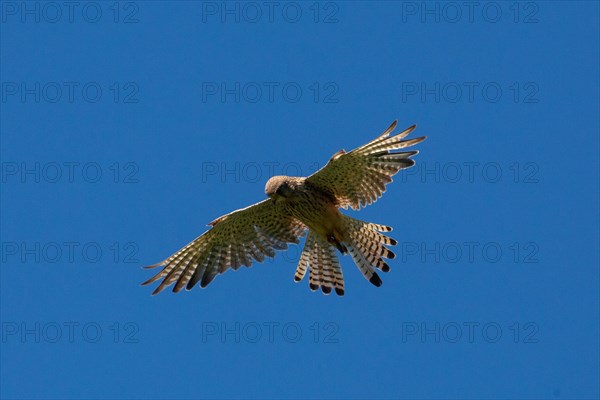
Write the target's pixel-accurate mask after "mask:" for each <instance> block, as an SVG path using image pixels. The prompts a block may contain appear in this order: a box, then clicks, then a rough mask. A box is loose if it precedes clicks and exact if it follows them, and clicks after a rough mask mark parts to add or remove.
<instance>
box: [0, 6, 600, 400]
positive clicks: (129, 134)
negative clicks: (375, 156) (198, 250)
mask: <svg viewBox="0 0 600 400" xmlns="http://www.w3.org/2000/svg"><path fill="white" fill-rule="evenodd" d="M115 4H116V5H115ZM0 6H1V12H2V14H1V17H2V21H1V22H2V23H1V39H0V44H1V81H2V92H1V96H2V98H1V103H0V105H1V107H2V110H1V118H0V121H1V133H2V135H1V147H2V148H1V152H0V154H1V157H2V182H1V185H2V197H1V202H2V222H1V230H0V232H1V235H2V238H1V242H2V248H1V257H2V266H1V269H0V271H1V276H0V277H1V308H0V310H1V321H2V332H1V333H2V340H1V343H0V344H1V357H0V361H1V368H2V370H1V372H2V373H1V380H0V387H1V389H0V390H1V391H0V395H1V396H2V398H7V399H10V398H71V399H80V398H154V399H162V398H177V399H196V398H420V399H431V398H436V399H439V398H490V399H491V398H519V399H522V398H554V399H561V398H590V399H591V398H598V396H599V395H600V393H599V378H598V376H599V372H600V371H599V367H598V365H599V343H598V336H599V317H598V315H599V312H598V311H599V310H598V308H599V304H600V303H599V272H598V264H599V262H598V261H599V260H598V254H599V253H598V250H599V249H598V239H599V238H598V235H599V234H598V223H599V216H598V198H599V197H598V196H599V193H598V182H599V177H598V148H599V143H598V132H599V93H598V88H599V83H598V79H599V78H598V77H599V76H600V74H599V60H598V49H599V43H598V40H599V39H598V38H599V32H598V26H599V18H598V15H599V8H598V4H597V3H594V2H587V3H574V2H524V3H512V2H511V3H508V2H506V3H493V2H492V3H487V2H481V3H476V4H475V3H469V2H466V3H463V2H453V3H438V2H431V3H427V4H423V3H421V2H385V3H384V2H382V3H366V2H327V3H312V2H310V3H299V2H298V3H293V2H292V3H286V2H280V3H277V4H271V3H268V4H265V3H263V2H258V3H237V2H232V3H227V4H226V5H224V4H223V3H221V2H193V1H186V2H161V1H152V2H141V1H138V2H121V3H113V2H110V3H109V2H106V3H105V2H82V3H78V4H77V5H73V6H70V5H65V3H62V2H54V3H43V2H28V3H21V2H12V1H3V2H1V3H0ZM394 119H398V120H399V126H400V127H407V126H409V125H411V124H413V123H416V124H418V128H417V131H415V135H416V134H419V135H422V134H424V135H427V136H428V140H427V141H425V142H423V143H421V144H419V149H420V150H421V153H420V154H419V155H418V156H417V166H416V167H414V168H413V169H411V170H408V171H406V172H404V173H402V174H400V175H398V176H397V177H396V179H395V182H394V183H393V184H392V185H391V186H390V187H389V189H388V191H387V192H386V194H385V195H384V196H383V198H382V199H381V200H380V201H378V202H377V203H376V204H374V205H372V206H370V207H368V208H366V209H364V210H362V211H361V212H360V213H359V214H356V213H351V214H352V215H353V216H359V218H361V219H363V220H367V221H373V222H378V223H385V224H388V225H391V226H393V227H394V228H395V229H394V232H393V235H392V236H393V237H394V238H396V239H397V240H398V241H399V242H400V243H399V245H398V246H397V247H396V252H397V253H398V257H397V258H396V259H395V260H393V261H392V262H391V267H392V271H391V272H389V273H387V274H384V275H383V276H382V278H383V281H384V284H383V286H382V287H381V288H375V287H373V286H372V285H370V284H369V283H367V282H366V281H365V280H364V279H363V278H362V277H361V275H360V273H359V271H358V269H357V268H356V267H355V266H354V264H353V263H352V262H351V259H350V258H349V257H344V258H343V259H342V267H343V269H344V276H345V280H346V295H345V296H344V297H343V298H338V297H336V296H323V295H322V294H321V293H311V292H310V291H309V289H308V283H307V282H306V281H303V282H301V283H300V284H294V282H293V279H292V278H293V273H294V269H295V266H296V263H297V258H298V251H299V248H298V247H293V248H290V250H288V251H286V252H284V253H282V254H279V255H278V257H277V258H276V259H275V260H272V261H268V262H265V263H264V264H263V265H255V266H254V267H253V268H251V269H250V270H246V269H242V270H240V271H237V272H227V273H226V274H225V275H223V276H219V277H217V279H216V280H215V281H214V282H213V283H212V284H211V285H210V286H209V287H208V288H207V289H204V290H203V289H200V288H196V289H194V290H192V291H190V292H185V293H180V294H178V295H173V294H172V293H170V292H164V293H162V294H161V295H159V296H156V297H151V296H150V292H151V291H152V288H148V287H141V286H139V283H140V282H142V281H144V280H146V279H147V278H149V277H150V276H151V271H146V270H142V269H141V266H144V265H148V264H153V263H155V262H157V261H159V260H162V259H164V258H165V257H167V256H168V255H170V254H171V253H172V252H173V251H175V250H177V249H179V248H180V247H181V246H183V245H185V244H186V243H188V242H189V241H190V240H192V239H193V238H195V237H196V236H198V235H199V234H201V233H202V232H204V230H205V229H206V226H205V224H206V223H207V222H209V221H211V220H212V219H214V218H216V217H218V216H220V215H222V214H225V213H227V212H229V211H231V210H234V209H237V208H240V207H244V206H246V205H249V204H251V203H254V202H256V201H259V200H261V199H263V198H264V192H263V190H264V183H265V182H266V180H267V179H268V178H269V177H270V176H271V175H274V174H289V175H306V174H310V173H312V172H313V171H314V170H315V168H317V167H319V166H322V165H323V164H324V163H325V162H326V161H327V160H328V159H329V157H330V156H331V155H332V154H333V153H335V152H336V151H338V150H340V149H341V148H345V149H346V150H350V149H352V148H354V147H356V146H359V145H361V144H363V143H365V142H366V141H368V140H370V139H372V138H374V137H375V136H376V135H378V134H379V133H380V132H381V131H383V130H384V129H385V128H386V127H387V126H388V125H389V124H390V123H391V122H392V121H393V120H394Z"/></svg>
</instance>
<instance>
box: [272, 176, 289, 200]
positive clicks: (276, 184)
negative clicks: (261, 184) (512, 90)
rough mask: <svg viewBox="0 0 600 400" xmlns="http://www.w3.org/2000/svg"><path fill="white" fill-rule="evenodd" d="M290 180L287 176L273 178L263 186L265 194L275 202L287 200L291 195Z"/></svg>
mask: <svg viewBox="0 0 600 400" xmlns="http://www.w3.org/2000/svg"><path fill="white" fill-rule="evenodd" d="M291 183H292V182H291V181H290V178H289V177H287V176H274V177H272V178H271V179H269V180H268V181H267V184H266V185H265V194H266V195H267V196H269V197H270V198H272V199H273V200H275V201H277V200H278V199H280V198H288V197H290V196H292V195H293V188H292V185H291Z"/></svg>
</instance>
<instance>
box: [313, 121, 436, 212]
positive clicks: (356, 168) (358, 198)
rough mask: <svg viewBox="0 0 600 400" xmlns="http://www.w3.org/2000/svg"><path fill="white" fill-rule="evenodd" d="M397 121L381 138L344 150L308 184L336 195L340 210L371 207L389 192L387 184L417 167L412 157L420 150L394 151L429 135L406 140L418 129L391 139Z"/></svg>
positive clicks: (408, 130) (411, 129) (411, 128)
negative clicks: (386, 187) (386, 188)
mask: <svg viewBox="0 0 600 400" xmlns="http://www.w3.org/2000/svg"><path fill="white" fill-rule="evenodd" d="M396 122H397V121H394V122H393V123H392V125H390V127H389V128H388V129H386V130H385V132H383V133H382V134H381V135H380V136H379V137H378V138H377V139H375V140H373V141H372V142H369V143H367V144H365V145H363V146H361V147H359V148H357V149H354V150H352V151H350V152H348V153H347V152H345V151H344V150H340V151H338V152H337V153H335V154H334V155H333V156H332V157H331V159H330V160H329V162H328V163H327V165H325V166H324V167H323V168H321V169H320V170H318V171H317V172H315V173H314V174H312V175H311V176H309V177H308V178H307V179H306V180H307V182H309V183H311V184H313V185H314V186H316V187H318V188H319V189H321V190H323V191H326V192H328V193H330V194H332V195H333V196H334V198H335V199H336V201H337V205H338V206H339V207H342V208H345V209H347V208H348V207H352V209H354V210H358V209H360V208H361V207H364V206H365V205H367V204H371V203H373V202H375V201H377V199H378V198H379V197H381V195H382V194H383V192H385V185H387V184H388V183H390V182H391V181H392V176H394V175H395V174H396V173H397V172H398V171H400V170H401V169H404V168H408V167H411V166H413V165H414V164H415V162H414V160H411V159H410V157H411V156H414V155H415V154H417V153H418V151H417V150H412V151H404V152H393V150H399V149H403V148H405V147H410V146H412V145H414V144H417V143H419V142H422V141H423V140H425V139H426V137H425V136H422V137H418V138H414V139H409V140H402V139H404V138H405V137H406V136H407V135H408V134H409V133H411V132H412V131H413V130H414V129H415V128H416V127H417V126H416V125H413V126H411V127H409V128H408V129H406V130H405V131H403V132H400V133H399V134H396V135H392V136H390V133H391V132H392V131H393V130H394V128H395V127H396Z"/></svg>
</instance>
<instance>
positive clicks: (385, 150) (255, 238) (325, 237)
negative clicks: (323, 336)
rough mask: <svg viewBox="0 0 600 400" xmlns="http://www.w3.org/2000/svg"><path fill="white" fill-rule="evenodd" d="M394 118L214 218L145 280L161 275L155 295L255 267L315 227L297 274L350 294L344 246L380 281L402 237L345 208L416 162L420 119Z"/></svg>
mask: <svg viewBox="0 0 600 400" xmlns="http://www.w3.org/2000/svg"><path fill="white" fill-rule="evenodd" d="M395 128H396V121H394V122H393V123H392V124H391V125H390V127H389V128H388V129H386V130H385V132H383V133H382V134H381V135H380V136H379V137H377V138H376V139H375V140H373V141H371V142H369V143H367V144H365V145H363V146H361V147H358V148H356V149H354V150H352V151H350V152H345V151H344V150H340V151H339V152H337V153H335V154H334V155H333V156H332V157H331V159H330V160H329V162H328V163H327V165H325V166H324V167H323V168H321V169H320V170H319V171H317V172H315V173H314V174H313V175H311V176H309V177H290V176H274V177H272V178H271V179H269V180H268V182H267V184H266V186H265V193H266V195H267V196H268V198H267V199H265V200H263V201H261V202H259V203H256V204H253V205H251V206H249V207H246V208H242V209H240V210H236V211H233V212H231V213H229V214H227V215H223V216H222V217H219V218H217V219H215V220H214V221H212V222H210V223H209V225H210V226H211V228H210V229H209V230H208V231H206V232H204V233H203V234H202V235H200V236H199V237H198V238H196V239H195V240H194V241H192V242H191V243H189V244H188V245H187V246H185V247H184V248H182V249H181V250H179V251H178V252H176V253H175V254H173V255H172V256H170V257H169V258H167V259H166V260H163V261H161V262H159V263H158V264H154V265H151V266H149V267H147V268H155V267H162V269H161V270H160V271H159V272H158V273H157V274H156V275H154V276H153V277H152V278H150V279H148V280H147V281H146V282H144V283H143V285H147V284H150V283H152V282H155V281H158V280H161V279H162V281H161V283H160V284H159V285H158V287H157V288H156V289H155V290H154V292H153V293H152V294H157V293H159V292H161V291H162V290H164V289H165V288H167V287H168V286H170V285H173V284H174V286H173V291H174V292H179V291H180V290H181V289H183V288H186V289H187V290H190V289H192V288H193V287H194V285H196V284H197V283H198V282H200V286H201V287H206V286H207V285H208V284H209V283H210V282H212V280H213V279H214V278H215V277H216V276H217V275H219V274H222V273H223V272H225V271H226V270H228V269H229V268H233V269H234V270H237V269H238V268H239V267H240V266H242V265H244V266H246V267H248V266H250V265H251V264H252V262H253V261H259V262H262V261H264V259H265V257H274V256H275V250H284V249H286V248H287V246H288V243H299V238H300V237H302V236H303V235H304V234H305V233H306V231H307V230H308V236H307V238H306V243H305V244H304V249H303V251H302V254H301V256H300V261H299V263H298V267H297V268H296V273H295V275H294V280H295V281H296V282H299V281H300V280H302V279H303V278H304V276H305V275H306V272H307V271H308V272H309V287H310V289H311V290H313V291H315V290H317V289H318V288H321V290H322V291H323V293H325V294H329V293H331V291H332V290H335V292H336V293H337V294H338V295H340V296H342V295H343V294H344V278H343V275H342V269H341V267H340V263H339V260H338V258H337V253H336V250H337V251H339V252H341V253H342V254H350V256H351V257H352V259H353V260H354V262H355V263H356V265H357V266H358V268H359V270H360V272H361V273H362V274H363V276H364V277H365V278H366V279H367V280H368V281H369V282H371V283H372V284H373V285H375V286H381V284H382V281H381V278H380V277H379V275H378V274H377V272H376V270H381V271H383V272H387V271H389V269H390V267H389V266H388V264H387V263H386V262H385V261H384V259H392V258H394V253H393V252H392V251H391V250H390V249H389V248H388V247H386V246H394V245H396V243H397V242H396V241H395V240H394V239H392V238H390V237H388V236H386V235H384V234H383V233H382V232H389V231H391V230H392V228H390V227H389V226H385V225H379V224H373V223H369V222H364V221H360V220H357V219H354V218H351V217H349V216H347V215H344V214H342V213H340V211H339V209H340V208H344V209H347V208H348V207H350V208H352V209H354V210H358V209H360V208H361V207H364V206H366V205H368V204H371V203H373V202H375V201H377V199H378V198H379V197H381V195H382V194H383V192H385V187H386V185H387V184H388V183H390V182H392V176H394V175H395V174H396V173H397V172H398V171H400V170H401V169H404V168H408V167H411V166H413V165H414V164H415V162H414V160H412V159H411V158H410V157H412V156H414V155H416V154H417V153H418V151H417V150H411V151H397V150H401V149H404V148H406V147H410V146H413V145H415V144H417V143H419V142H421V141H423V140H425V137H424V136H422V137H418V138H414V139H408V140H406V139H404V138H405V137H406V136H408V135H409V134H410V133H411V132H412V131H413V130H414V129H415V128H416V125H413V126H411V127H409V128H408V129H406V130H404V131H402V132H400V133H398V134H396V135H391V133H392V132H393V130H394V129H395Z"/></svg>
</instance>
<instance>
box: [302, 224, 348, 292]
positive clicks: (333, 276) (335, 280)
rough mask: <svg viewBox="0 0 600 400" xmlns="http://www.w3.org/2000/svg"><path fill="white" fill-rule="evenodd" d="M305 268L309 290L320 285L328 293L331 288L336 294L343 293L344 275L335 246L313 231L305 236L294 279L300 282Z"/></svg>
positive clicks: (315, 288) (313, 289)
mask: <svg viewBox="0 0 600 400" xmlns="http://www.w3.org/2000/svg"><path fill="white" fill-rule="evenodd" d="M340 245H341V244H340ZM307 269H308V270H309V278H308V285H309V287H310V290H312V291H315V290H317V289H319V287H320V288H321V291H322V292H323V293H325V294H329V293H331V289H335V293H336V294H337V295H338V296H343V295H344V277H343V275H342V267H341V266H340V262H339V260H338V258H337V254H336V253H335V248H334V247H333V246H332V245H331V244H330V243H328V242H327V241H325V240H324V239H322V238H321V237H320V236H319V235H317V234H316V233H315V232H313V231H309V232H308V236H307V237H306V243H305V244H304V249H303V250H302V255H301V256H300V262H299V263H298V267H297V268H296V274H295V275H294V281H296V282H300V281H301V280H302V278H304V276H305V275H306V270H307Z"/></svg>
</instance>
